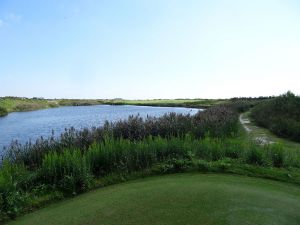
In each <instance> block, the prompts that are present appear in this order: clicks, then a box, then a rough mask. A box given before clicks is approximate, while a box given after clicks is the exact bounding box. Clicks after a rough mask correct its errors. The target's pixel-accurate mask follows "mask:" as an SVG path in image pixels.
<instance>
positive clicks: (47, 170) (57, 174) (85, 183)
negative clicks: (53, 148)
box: [39, 149, 92, 193]
mask: <svg viewBox="0 0 300 225" xmlns="http://www.w3.org/2000/svg"><path fill="white" fill-rule="evenodd" d="M39 176H40V179H41V180H42V182H43V183H45V184H51V185H55V186H57V187H58V188H59V189H61V190H63V191H64V192H67V193H79V192H82V191H85V190H87V189H89V188H90V186H91V180H92V177H91V173H90V165H89V163H88V162H87V160H86V156H85V155H82V154H81V152H80V151H79V150H77V149H66V150H65V151H63V152H62V153H60V154H59V153H57V152H50V153H48V154H47V155H45V157H44V159H43V162H42V165H41V168H40V170H39Z"/></svg>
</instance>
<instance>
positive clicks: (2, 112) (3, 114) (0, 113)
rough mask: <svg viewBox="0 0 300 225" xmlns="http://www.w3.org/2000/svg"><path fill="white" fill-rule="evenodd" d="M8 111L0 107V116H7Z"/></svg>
mask: <svg viewBox="0 0 300 225" xmlns="http://www.w3.org/2000/svg"><path fill="white" fill-rule="evenodd" d="M7 114H8V111H7V109H6V108H4V107H1V106H0V116H6V115H7Z"/></svg>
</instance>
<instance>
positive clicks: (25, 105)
mask: <svg viewBox="0 0 300 225" xmlns="http://www.w3.org/2000/svg"><path fill="white" fill-rule="evenodd" d="M226 102H227V100H222V99H156V100H122V99H115V100H109V99H107V100H103V99H52V100H51V99H39V98H19V97H3V98H1V97H0V109H1V110H0V116H5V115H6V114H7V113H10V112H24V111H32V110H38V109H45V108H52V107H59V106H88V105H100V104H108V105H110V104H111V105H140V106H161V107H164V106H169V107H193V108H206V107H210V106H213V105H217V104H222V103H226ZM2 109H3V110H2Z"/></svg>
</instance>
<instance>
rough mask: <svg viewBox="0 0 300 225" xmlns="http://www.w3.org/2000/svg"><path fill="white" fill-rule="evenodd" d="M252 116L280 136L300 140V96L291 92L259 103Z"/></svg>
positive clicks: (258, 122)
mask: <svg viewBox="0 0 300 225" xmlns="http://www.w3.org/2000/svg"><path fill="white" fill-rule="evenodd" d="M251 117H252V118H253V119H254V121H255V122H256V123H257V124H258V125H260V126H263V127H266V128H268V129H269V130H271V131H272V132H273V133H274V134H276V135H278V136H280V137H285V138H289V139H291V140H293V141H298V142H299V141H300V97H299V96H296V95H294V94H293V93H291V92H287V93H286V94H283V95H281V96H279V97H276V98H273V99H270V100H268V101H264V102H262V103H260V104H258V105H257V106H255V107H254V108H253V110H252V112H251Z"/></svg>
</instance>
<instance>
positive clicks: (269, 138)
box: [239, 112, 300, 150]
mask: <svg viewBox="0 0 300 225" xmlns="http://www.w3.org/2000/svg"><path fill="white" fill-rule="evenodd" d="M239 120H240V123H241V124H242V126H243V127H244V129H245V131H246V132H247V133H248V134H249V136H250V138H251V139H253V140H255V141H257V142H258V143H259V144H262V145H264V144H273V143H282V144H284V145H285V146H286V147H289V148H297V149H299V150H300V143H297V142H293V141H289V140H287V139H284V138H279V137H277V136H276V135H274V134H272V133H271V132H270V131H269V130H267V129H265V128H262V127H259V126H257V125H255V124H254V123H253V122H252V121H251V120H250V118H249V112H245V113H242V114H241V115H240V117H239Z"/></svg>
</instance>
